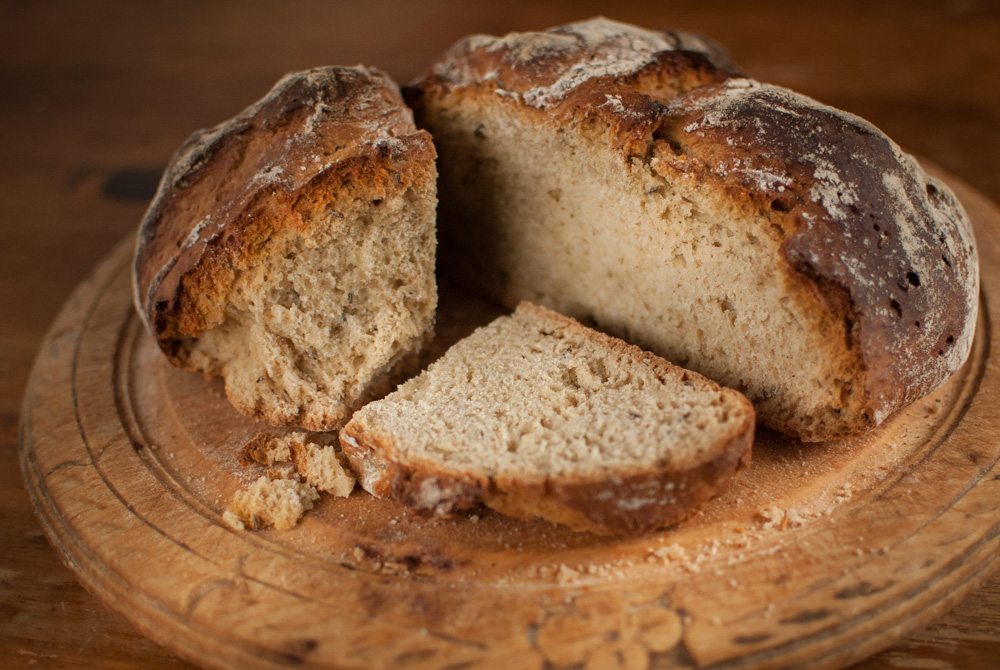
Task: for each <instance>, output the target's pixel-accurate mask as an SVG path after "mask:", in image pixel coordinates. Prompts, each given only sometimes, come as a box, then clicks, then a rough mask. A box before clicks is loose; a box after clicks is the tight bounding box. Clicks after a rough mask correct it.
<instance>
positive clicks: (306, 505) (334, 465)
mask: <svg viewBox="0 0 1000 670" xmlns="http://www.w3.org/2000/svg"><path fill="white" fill-rule="evenodd" d="M331 439H333V438H332V437H331V436H321V435H320V436H313V435H310V434H308V433H304V432H293V433H287V434H285V435H279V436H274V435H267V434H260V435H257V436H255V437H254V438H253V439H252V440H250V441H249V442H248V443H247V444H246V445H245V446H244V447H243V450H242V452H241V454H240V460H241V461H242V462H243V463H244V465H252V464H257V465H262V466H266V467H267V471H266V474H264V475H261V476H260V477H258V478H257V479H256V481H254V482H253V483H252V484H250V485H249V486H248V487H246V488H244V489H241V490H238V491H237V492H236V493H235V494H234V495H233V498H232V500H231V501H230V503H229V505H228V506H227V508H226V510H225V512H224V513H223V516H222V518H223V521H225V522H226V523H227V524H229V525H230V526H231V527H233V528H235V529H237V530H246V529H250V530H259V529H261V528H265V527H267V526H274V528H276V529H278V530H288V529H289V528H292V527H294V526H295V525H296V524H297V523H298V521H299V519H300V518H302V515H303V514H305V513H306V512H307V511H309V510H310V509H312V508H313V505H314V504H315V502H316V501H317V500H319V498H320V493H326V494H329V495H332V496H337V497H346V496H349V495H350V494H351V491H353V490H354V484H355V479H354V475H353V474H352V473H351V472H350V470H349V469H348V468H347V467H345V465H346V460H345V459H344V457H343V455H342V454H340V453H339V450H338V449H337V447H336V446H335V444H328V443H327V442H329V441H330V440H331Z"/></svg>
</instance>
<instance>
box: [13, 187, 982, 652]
mask: <svg viewBox="0 0 1000 670" xmlns="http://www.w3.org/2000/svg"><path fill="white" fill-rule="evenodd" d="M948 181H950V182H952V184H953V186H954V187H955V190H956V191H957V192H958V194H959V196H960V198H961V200H962V201H963V203H965V205H966V207H967V208H968V210H969V213H970V215H971V216H972V218H973V220H974V221H975V224H976V234H977V238H978V242H979V252H980V255H981V263H982V274H983V290H982V297H981V303H980V306H981V312H980V318H979V326H978V330H977V333H976V339H975V345H974V349H973V351H972V354H971V356H970V359H969V361H968V363H967V364H966V365H965V366H964V367H963V368H962V369H961V371H959V372H958V373H957V374H956V375H955V376H954V378H953V379H952V380H950V381H949V382H948V383H947V384H946V385H945V386H944V387H943V388H941V389H940V390H938V391H937V392H936V393H934V394H933V395H931V396H930V397H928V398H925V399H923V400H921V401H919V402H917V403H916V404H914V405H913V406H911V407H909V408H907V409H906V410H905V411H903V412H901V413H899V414H898V415H896V416H895V417H893V418H891V419H890V420H889V421H887V423H886V424H885V425H884V426H883V427H882V428H880V429H878V430H877V431H874V432H872V433H870V434H868V435H865V436H862V437H858V438H855V439H849V440H843V441H838V442H832V443H827V444H817V445H803V444H800V443H797V442H795V441H793V440H790V439H787V438H783V437H781V436H778V435H776V434H774V433H772V432H770V431H767V430H765V429H761V430H759V431H758V435H757V444H756V446H755V447H754V463H753V465H752V467H751V468H750V469H749V470H748V471H746V472H745V473H744V474H742V475H741V476H740V478H739V479H738V481H737V482H736V484H735V485H734V486H733V487H732V489H731V490H730V491H729V492H727V493H726V494H725V495H723V496H721V497H720V498H718V499H716V500H714V501H712V502H711V503H710V504H709V505H707V506H706V507H705V508H704V509H703V511H701V512H700V513H698V514H697V515H696V516H695V517H693V518H692V519H690V520H688V521H687V522H685V523H683V524H682V525H680V526H678V527H676V528H674V529H671V530H668V531H664V532H660V533H656V534H650V535H645V536H642V537H638V538H630V539H607V538H595V537H592V536H588V535H582V534H574V533H571V532H568V531H565V530H563V529H561V528H558V527H555V526H552V525H549V524H547V523H544V522H533V523H528V522H518V521H513V520H509V519H506V518H503V517H501V516H499V515H497V514H495V513H492V512H489V511H481V512H479V513H478V514H466V515H464V516H461V517H459V518H456V519H450V520H425V519H420V518H415V517H414V516H413V515H411V514H410V513H408V512H407V511H406V510H405V509H403V508H401V507H399V506H397V505H395V504H393V503H390V502H386V501H379V500H375V499H373V498H371V497H370V496H368V495H367V494H365V493H363V492H361V491H356V492H355V493H354V494H353V495H352V496H351V497H350V498H347V499H334V498H324V499H323V500H321V501H320V503H319V504H318V507H317V508H316V509H314V510H313V511H311V512H310V513H308V514H307V516H306V517H305V518H304V519H303V520H302V522H301V523H300V524H299V526H298V527H296V528H295V529H293V530H291V531H286V532H278V531H273V530H267V531H260V532H238V531H235V530H233V529H231V528H230V527H228V526H227V525H226V524H225V523H223V521H222V518H221V516H222V512H223V510H224V508H225V506H226V503H227V501H228V500H229V498H230V496H231V495H232V493H233V492H234V491H235V490H236V489H237V488H239V487H241V486H243V485H245V484H246V482H247V481H248V477H249V476H250V475H249V474H248V472H247V471H246V470H245V469H244V468H242V467H241V466H240V465H239V463H238V461H237V457H236V455H237V451H238V449H239V448H240V446H241V445H242V444H243V443H244V442H245V441H246V440H247V439H249V438H250V437H251V436H253V435H254V434H255V433H256V432H257V431H258V430H260V429H261V428H262V426H260V425H259V424H255V423H254V422H252V421H250V420H248V419H246V418H244V417H242V416H240V415H239V414H237V413H236V412H235V411H233V410H232V409H231V408H230V407H229V406H228V404H227V403H226V401H225V399H224V397H223V396H222V393H221V391H220V389H219V386H218V384H210V383H206V382H205V381H204V380H203V379H202V378H200V377H198V376H196V375H192V374H188V373H184V372H181V371H178V370H176V369H174V368H172V367H170V366H169V365H168V364H166V363H165V361H164V360H163V359H162V357H161V356H160V355H159V353H158V352H157V350H156V348H155V344H154V343H153V341H152V339H151V338H150V337H149V336H147V335H146V334H145V333H144V332H143V330H142V328H141V327H140V325H139V323H138V320H137V319H136V317H135V315H134V314H133V311H132V305H131V302H130V285H129V262H130V254H131V247H132V242H131V240H126V241H123V242H122V243H121V244H120V245H119V246H118V247H117V248H116V249H115V250H114V251H113V252H112V253H111V254H110V255H109V256H108V257H107V258H106V259H105V260H104V261H103V262H102V263H101V264H100V265H99V266H98V267H97V269H96V270H95V271H94V274H93V276H92V277H91V278H90V279H88V280H87V281H86V282H84V283H83V284H82V285H81V286H80V287H79V288H78V289H77V290H76V292H75V293H74V294H73V296H72V297H71V298H70V300H69V301H68V302H67V304H66V306H65V307H64V309H63V311H62V313H61V314H60V316H59V317H58V318H57V320H56V322H55V324H54V325H53V326H52V329H51V331H50V332H49V334H48V336H47V339H46V341H45V342H44V344H43V346H42V349H41V352H40V354H39V356H38V359H37V361H36V364H35V369H34V372H33V374H32V378H31V382H30V385H29V388H28V392H27V394H26V397H25V400H24V409H23V414H22V423H21V463H22V468H23V471H24V476H25V480H26V482H27V487H28V490H29V492H30V494H31V496H32V500H33V503H34V505H35V509H36V511H37V514H38V516H39V518H40V519H41V522H42V524H43V526H44V528H45V530H46V532H47V533H48V537H49V540H50V541H51V542H52V544H53V545H54V546H55V548H56V549H57V550H58V551H59V553H60V554H61V556H62V558H63V560H64V561H65V562H66V563H67V564H68V565H69V566H70V567H71V568H72V569H73V570H75V571H76V573H77V575H78V576H79V578H80V580H81V581H82V582H83V583H84V584H85V585H86V586H87V588H89V589H90V590H91V591H93V592H94V593H95V594H96V595H97V596H99V597H100V598H101V599H102V600H103V601H104V602H105V603H106V604H107V605H108V606H109V607H111V608H112V609H114V610H117V611H118V612H120V613H121V614H123V615H124V616H125V617H127V618H128V619H129V620H130V621H132V622H133V623H134V624H135V625H136V626H137V627H138V628H139V629H140V630H142V631H143V632H144V633H145V634H146V635H148V636H149V637H151V638H152V639H154V640H156V641H157V642H159V643H160V644H162V645H164V646H166V647H168V648H169V649H171V650H173V651H175V652H176V653H178V654H180V655H182V656H184V657H186V658H188V659H190V660H192V661H194V662H196V663H199V664H202V665H204V666H206V667H212V668H262V667H281V666H296V665H301V666H306V667H325V668H331V667H337V668H340V667H392V668H395V667H420V668H440V667H451V668H466V667H504V668H522V667H523V668H539V667H543V666H548V667H553V666H555V667H562V666H577V665H584V666H585V667H586V668H602V669H603V668H645V667H657V668H660V667H689V666H702V667H726V668H737V667H739V668H750V667H753V668H758V667H778V666H788V665H797V664H804V663H809V664H812V665H814V666H820V667H822V666H827V667H828V666H839V665H844V664H846V663H849V662H851V661H854V660H858V659H860V658H863V657H865V656H867V655H869V654H872V653H874V652H875V651H878V650H880V649H882V648H884V647H886V646H888V645H889V644H891V643H892V642H894V641H895V640H897V639H898V638H900V637H901V636H902V635H903V634H904V633H906V632H908V631H910V630H912V629H914V628H915V627H917V626H920V625H922V624H925V623H927V622H929V621H930V620H931V619H933V618H934V617H936V616H938V615H939V614H941V613H942V612H944V611H945V610H946V609H948V608H949V607H950V606H951V605H953V604H954V603H956V602H957V601H958V600H959V599H960V598H962V597H963V595H964V594H965V593H966V592H968V591H969V590H970V589H971V588H972V587H973V586H974V585H975V584H976V583H977V581H978V580H979V579H980V578H982V577H985V576H986V575H987V574H988V572H989V568H990V567H991V566H992V565H993V564H994V559H995V557H996V555H997V550H998V545H1000V537H998V529H1000V504H998V503H1000V466H998V465H997V463H998V458H1000V439H998V434H1000V407H998V398H1000V395H998V392H1000V358H998V356H997V354H996V353H994V352H993V351H992V340H993V339H995V337H996V336H997V327H996V325H995V323H994V321H993V320H992V317H993V315H994V314H997V313H998V312H1000V212H998V211H997V210H996V209H995V208H994V207H993V206H992V205H990V204H989V203H988V202H986V201H985V200H984V199H982V198H981V197H980V196H978V195H977V194H976V193H974V192H972V191H971V190H970V189H968V188H967V187H963V185H962V184H961V183H957V182H956V181H955V180H953V179H949V180H948ZM449 305H450V306H448V307H447V308H446V309H444V310H443V311H442V314H441V316H440V317H439V320H440V322H441V331H442V340H441V341H440V342H439V344H440V345H441V346H442V347H443V346H444V345H445V344H446V343H447V341H451V340H454V339H456V338H457V337H459V336H460V335H461V334H462V333H463V332H467V331H468V330H469V329H470V327H471V326H472V325H474V324H475V323H477V322H482V321H485V320H487V319H488V318H489V317H490V316H492V313H491V310H489V309H485V308H482V306H481V305H480V306H477V305H474V304H471V303H470V304H464V303H461V301H459V302H458V303H455V302H454V301H452V302H450V303H449Z"/></svg>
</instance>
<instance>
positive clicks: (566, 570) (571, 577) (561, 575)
mask: <svg viewBox="0 0 1000 670" xmlns="http://www.w3.org/2000/svg"><path fill="white" fill-rule="evenodd" d="M579 576H580V573H579V571H577V570H574V569H573V568H571V567H569V566H568V565H566V564H565V563H563V564H561V565H560V566H559V567H558V569H557V570H556V581H557V582H559V583H560V584H567V583H569V582H572V581H575V580H576V579H577V578H578V577H579Z"/></svg>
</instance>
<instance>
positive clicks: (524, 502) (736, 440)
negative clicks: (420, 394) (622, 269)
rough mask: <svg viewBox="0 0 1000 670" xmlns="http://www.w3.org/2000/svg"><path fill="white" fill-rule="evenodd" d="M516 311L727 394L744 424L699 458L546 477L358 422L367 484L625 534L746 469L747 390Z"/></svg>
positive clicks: (445, 503)
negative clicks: (451, 456) (476, 468)
mask: <svg viewBox="0 0 1000 670" xmlns="http://www.w3.org/2000/svg"><path fill="white" fill-rule="evenodd" d="M518 311H529V312H532V313H533V314H535V315H537V316H538V317H540V318H542V319H545V320H546V321H549V322H550V323H552V324H553V325H554V326H556V327H562V328H567V329H571V330H573V331H574V332H575V333H577V334H580V335H582V336H584V337H586V338H588V339H591V340H593V341H594V342H595V343H597V344H598V345H600V346H601V347H604V348H607V349H608V350H609V352H613V353H615V354H620V355H624V356H628V357H630V358H632V359H633V360H636V361H637V362H638V361H641V363H642V364H644V365H648V366H650V367H652V368H653V369H654V370H655V371H656V372H657V374H659V375H662V376H664V377H669V378H672V379H674V380H676V381H677V382H680V383H688V384H692V385H694V386H698V387H701V388H703V389H705V390H706V391H714V392H720V393H722V394H723V395H725V396H726V397H727V401H728V402H731V403H733V404H734V405H735V406H736V407H738V408H739V409H738V410H736V411H737V413H739V414H741V415H742V416H743V420H742V421H740V422H739V423H736V424H735V425H734V427H733V428H732V429H731V430H730V431H729V433H728V434H726V435H725V436H723V438H721V439H720V440H719V441H718V442H717V443H716V444H715V445H714V446H713V447H712V448H711V449H706V450H705V451H704V453H703V454H701V455H700V456H699V457H698V458H697V459H695V460H691V461H685V460H679V459H675V460H673V461H671V462H670V463H668V464H666V465H664V466H661V467H656V466H653V465H650V466H649V467H646V468H639V469H634V470H627V471H626V470H622V471H620V472H605V471H602V472H600V473H594V474H592V475H586V476H574V477H570V476H558V477H556V476H552V477H543V478H537V477H531V476H525V475H521V474H517V473H514V474H504V475H496V476H485V475H480V474H477V473H474V472H468V471H466V472H457V471H455V470H450V469H448V468H447V466H446V465H445V464H441V463H437V462H431V461H427V460H423V459H412V460H405V459H403V458H402V457H401V456H400V454H399V451H398V450H397V449H396V447H395V446H394V444H393V442H392V440H391V439H390V438H389V437H387V436H385V435H380V434H379V433H378V432H377V431H375V430H374V429H373V428H372V427H370V426H367V427H366V426H365V425H363V424H362V423H360V422H358V421H353V422H351V423H349V424H348V425H347V426H345V427H344V429H343V430H342V431H341V433H340V444H341V448H342V449H343V452H344V454H345V455H346V456H347V458H348V460H349V461H350V462H351V465H352V466H353V468H354V470H355V472H356V473H358V476H359V480H360V482H361V484H362V486H363V488H365V490H367V491H369V492H370V493H372V494H374V495H376V496H379V497H387V498H392V499H395V500H398V501H400V502H401V503H403V504H405V505H407V506H409V507H412V508H414V509H416V510H418V511H422V512H424V513H433V514H448V513H450V512H453V511H456V510H461V509H467V508H469V507H472V506H475V505H477V504H479V503H485V504H487V505H489V506H490V507H493V508H494V509H497V510H499V511H501V512H503V513H505V514H508V515H510V516H516V517H522V518H534V517H543V518H546V519H549V520H551V521H556V522H558V523H562V524H564V525H566V526H569V527H570V528H573V529H575V530H580V531H588V532H592V533H597V534H625V533H638V532H644V531H648V530H652V529H655V528H662V527H664V526H667V525H670V524H672V523H676V522H677V521H680V520H681V519H683V518H684V517H686V516H688V515H689V514H691V513H692V512H693V511H694V510H695V509H696V508H697V505H699V504H700V503H702V502H705V501H706V500H709V499H710V498H712V497H714V496H716V495H718V494H719V493H720V492H721V491H723V490H724V489H725V487H726V485H727V484H728V483H729V481H730V480H731V479H732V477H733V476H734V475H735V474H736V473H737V472H738V471H739V470H740V469H742V468H744V467H746V466H747V465H749V463H750V454H751V447H752V444H753V434H754V425H755V421H754V411H753V407H752V405H751V404H750V403H749V401H748V400H747V399H746V398H744V397H743V396H742V395H740V394H739V393H737V392H736V391H733V390H731V389H724V388H722V387H720V386H719V385H718V384H716V383H715V382H713V381H711V380H709V379H707V378H705V377H703V376H702V375H699V374H698V373H695V372H691V371H689V370H684V369H682V368H679V367H677V366H675V365H671V364H670V363H668V362H667V361H665V360H663V359H662V358H660V357H658V356H655V355H653V354H651V353H649V352H647V351H643V350H642V349H640V348H639V347H636V346H634V345H631V344H628V343H626V342H623V341H622V340H619V339H617V338H613V337H610V336H608V335H605V334H604V333H599V332H597V331H594V330H592V329H590V328H586V327H585V326H583V325H581V324H580V323H579V322H577V321H576V320H574V319H571V318H569V317H567V316H564V315H562V314H558V313H556V312H553V311H551V310H548V309H546V308H544V307H540V306H538V305H534V304H532V303H528V302H522V303H521V304H520V305H519V306H518Z"/></svg>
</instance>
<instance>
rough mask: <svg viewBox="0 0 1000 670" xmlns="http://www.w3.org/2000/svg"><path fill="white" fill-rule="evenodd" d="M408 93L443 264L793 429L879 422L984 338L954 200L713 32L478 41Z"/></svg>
mask: <svg viewBox="0 0 1000 670" xmlns="http://www.w3.org/2000/svg"><path fill="white" fill-rule="evenodd" d="M404 94H405V95H406V96H407V97H408V100H409V101H410V102H411V104H412V106H413V107H414V110H415V114H416V116H417V122H418V125H420V126H421V127H424V128H427V129H429V130H430V131H431V133H432V134H433V136H434V141H435V143H436V145H437V149H438V152H439V155H440V160H439V166H440V170H441V185H440V190H441V208H440V209H441V212H440V218H441V223H440V229H441V232H440V237H441V244H442V257H444V258H447V259H448V261H447V262H446V263H443V265H442V267H443V268H445V269H447V270H449V271H451V272H453V273H455V275H457V276H458V277H459V278H460V280H461V281H462V282H463V284H464V285H466V286H475V287H478V288H479V289H480V290H482V291H484V292H485V293H486V294H487V295H490V296H492V297H494V298H496V299H498V300H501V301H502V302H504V303H505V304H506V305H508V306H513V305H514V304H516V303H517V302H518V301H520V300H532V301H536V302H539V303H542V304H544V305H547V306H550V307H552V308H554V309H557V310H559V311H561V312H564V313H567V314H570V315H572V316H575V317H577V318H580V319H582V320H584V321H585V322H587V323H591V324H595V325H596V326H597V327H599V328H600V329H602V330H605V331H607V332H609V333H612V334H615V335H618V336H620V337H622V338H624V339H626V340H628V341H630V342H634V343H636V344H638V345H640V346H642V347H644V348H647V349H650V350H652V351H654V352H656V353H658V354H661V355H663V356H664V357H666V358H668V359H670V360H672V361H674V362H676V363H679V364H682V365H684V366H686V367H691V368H693V369H695V370H698V371H699V372H701V373H703V374H705V375H707V376H709V377H711V378H712V379H715V380H717V381H719V382H720V383H723V384H726V385H729V386H732V387H735V388H737V389H740V390H742V391H743V392H745V393H746V394H747V395H748V396H749V397H750V399H751V400H752V401H753V402H754V403H755V406H756V408H757V413H758V416H759V417H760V418H761V419H762V421H763V422H764V423H766V424H768V425H770V426H772V427H774V428H776V429H778V430H780V431H782V432H785V433H787V434H789V435H794V436H798V437H800V438H802V439H803V440H813V441H815V440H825V439H829V438H833V437H837V436H841V435H845V434H850V433H854V432H857V431H860V430H863V429H866V428H869V427H872V426H875V425H877V424H879V423H880V422H881V421H883V420H884V419H885V418H886V417H887V416H888V415H889V414H891V413H892V412H894V411H895V410H897V409H898V408H900V407H902V406H904V405H905V404H907V403H909V402H911V401H912V400H914V399H916V398H918V397H920V396H922V395H924V394H926V393H928V392H930V391H931V390H933V389H934V388H935V387H937V386H938V385H940V384H941V383H942V382H943V381H944V380H945V379H946V378H947V377H948V376H949V375H950V374H951V373H952V372H953V371H954V370H956V369H957V368H958V367H959V366H960V365H961V364H962V362H963V361H964V360H965V358H966V356H967V354H968V352H969V350H970V347H971V342H972V334H973V329H974V325H975V320H976V309H977V294H978V267H977V258H976V252H975V247H974V243H973V237H972V233H971V229H970V225H969V221H968V219H967V217H966V215H965V213H964V211H963V210H962V208H961V206H960V205H959V203H958V202H957V201H956V200H955V198H954V196H953V195H952V193H951V191H950V190H949V189H948V188H947V187H946V186H944V185H943V184H942V183H941V182H939V181H938V180H936V179H934V178H933V177H929V176H928V175H927V174H925V172H924V171H923V170H922V169H921V168H920V166H919V165H918V164H917V163H916V161H915V160H914V159H913V158H911V157H910V156H908V155H906V154H904V153H903V152H902V151H901V150H900V149H899V147H898V146H896V144H894V143H893V142H892V141H891V140H890V139H889V138H888V137H886V136H885V135H884V134H883V133H882V132H881V131H879V130H878V129H877V128H875V127H874V126H872V125H871V124H870V123H868V122H866V121H864V120H862V119H860V118H858V117H856V116H853V115H851V114H847V113H845V112H841V111H839V110H836V109H833V108H831V107H828V106H825V105H822V104H820V103H818V102H816V101H815V100H812V99H810V98H807V97H805V96H802V95H799V94H797V93H794V92H792V91H789V90H786V89H784V88H780V87H777V86H771V85H768V84H762V83H759V82H757V81H754V80H751V79H747V78H744V77H743V75H742V74H741V73H740V72H739V70H738V69H736V68H735V66H733V65H732V63H731V62H730V61H729V59H728V58H727V57H726V55H725V54H724V52H723V51H722V50H721V49H720V48H719V47H717V46H715V45H713V44H711V43H710V42H708V41H707V40H705V39H703V38H699V37H697V36H692V35H687V34H684V33H677V32H658V31H649V30H644V29H641V28H637V27H634V26H629V25H626V24H622V23H616V22H613V21H609V20H606V19H594V20H590V21H583V22H580V23H573V24H569V25H565V26H560V27H557V28H553V29H550V30H547V31H545V32H534V33H514V34H511V35H507V36H506V37H489V36H483V35H476V36H472V37H469V38H466V39H463V40H462V41H460V42H458V43H457V44H456V45H455V46H453V47H452V48H451V49H450V50H449V51H448V52H447V53H446V54H445V55H444V56H443V57H442V58H441V60H440V61H439V62H438V63H436V64H435V65H434V66H433V67H432V68H431V69H430V71H429V72H428V74H427V75H426V76H424V77H423V78H422V79H420V80H419V81H418V82H417V83H416V84H415V85H414V86H412V87H410V88H409V89H407V90H406V91H404Z"/></svg>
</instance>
